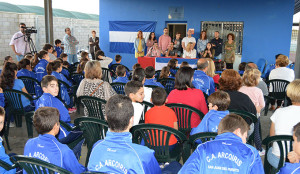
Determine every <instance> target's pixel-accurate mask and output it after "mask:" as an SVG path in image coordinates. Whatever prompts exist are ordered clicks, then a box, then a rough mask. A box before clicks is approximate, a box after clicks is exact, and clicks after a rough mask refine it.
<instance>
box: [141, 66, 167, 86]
mask: <svg viewBox="0 0 300 174" xmlns="http://www.w3.org/2000/svg"><path fill="white" fill-rule="evenodd" d="M145 74H146V80H145V83H144V85H145V86H147V85H152V86H158V87H161V88H165V87H164V86H163V85H162V84H161V83H159V82H157V81H156V80H155V69H154V68H153V67H152V66H148V67H146V68H145Z"/></svg>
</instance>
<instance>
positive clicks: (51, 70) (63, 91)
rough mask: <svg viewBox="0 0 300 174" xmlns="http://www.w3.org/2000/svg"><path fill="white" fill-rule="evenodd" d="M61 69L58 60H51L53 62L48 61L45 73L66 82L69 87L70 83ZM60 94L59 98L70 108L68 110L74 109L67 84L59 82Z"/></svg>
mask: <svg viewBox="0 0 300 174" xmlns="http://www.w3.org/2000/svg"><path fill="white" fill-rule="evenodd" d="M61 70H62V64H61V63H60V61H57V60H56V61H53V62H49V63H48V65H47V73H48V75H53V76H54V77H55V78H56V79H57V80H61V81H63V82H65V83H67V84H68V85H69V86H70V87H72V83H71V82H70V81H68V80H67V78H66V77H65V76H64V75H63V74H61ZM60 87H61V88H60V91H59V92H60V96H61V99H62V100H63V101H64V102H65V103H66V104H67V105H68V106H70V107H71V108H70V109H69V111H70V112H73V111H75V110H76V109H75V108H72V107H73V102H72V100H71V98H70V96H69V93H68V91H69V90H70V89H68V88H67V86H65V85H63V84H61V86H60Z"/></svg>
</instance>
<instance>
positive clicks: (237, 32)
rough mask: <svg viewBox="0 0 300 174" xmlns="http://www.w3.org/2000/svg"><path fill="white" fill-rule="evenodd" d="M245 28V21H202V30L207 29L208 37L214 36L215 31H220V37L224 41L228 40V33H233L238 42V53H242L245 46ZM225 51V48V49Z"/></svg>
mask: <svg viewBox="0 0 300 174" xmlns="http://www.w3.org/2000/svg"><path fill="white" fill-rule="evenodd" d="M243 29H244V22H215V21H202V22H201V31H203V30H204V31H207V32H206V33H207V39H208V40H211V39H213V38H214V32H215V31H219V33H220V38H222V39H223V42H225V41H226V40H227V34H229V33H233V34H234V36H235V42H236V51H235V53H236V54H242V47H243ZM223 52H224V49H223Z"/></svg>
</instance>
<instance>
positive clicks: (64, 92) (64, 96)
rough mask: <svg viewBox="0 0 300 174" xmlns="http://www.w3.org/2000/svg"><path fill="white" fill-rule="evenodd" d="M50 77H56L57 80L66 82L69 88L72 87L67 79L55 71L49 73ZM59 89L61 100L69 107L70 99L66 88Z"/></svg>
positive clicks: (62, 86) (63, 86)
mask: <svg viewBox="0 0 300 174" xmlns="http://www.w3.org/2000/svg"><path fill="white" fill-rule="evenodd" d="M51 75H53V76H54V77H56V78H57V79H58V80H61V81H64V82H66V83H67V84H68V85H69V86H72V83H71V82H69V80H67V78H66V77H65V76H64V75H63V74H61V73H58V72H56V71H53V72H52V73H51ZM60 89H61V91H59V92H60V93H61V99H62V100H63V101H65V103H66V104H67V105H70V102H71V99H70V96H69V94H68V88H67V87H66V86H65V85H61V88H60Z"/></svg>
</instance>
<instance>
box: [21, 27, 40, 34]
mask: <svg viewBox="0 0 300 174" xmlns="http://www.w3.org/2000/svg"><path fill="white" fill-rule="evenodd" d="M21 28H24V31H25V34H26V35H30V34H32V33H37V29H35V27H24V26H22V27H21Z"/></svg>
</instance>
